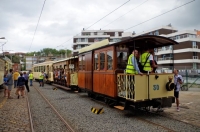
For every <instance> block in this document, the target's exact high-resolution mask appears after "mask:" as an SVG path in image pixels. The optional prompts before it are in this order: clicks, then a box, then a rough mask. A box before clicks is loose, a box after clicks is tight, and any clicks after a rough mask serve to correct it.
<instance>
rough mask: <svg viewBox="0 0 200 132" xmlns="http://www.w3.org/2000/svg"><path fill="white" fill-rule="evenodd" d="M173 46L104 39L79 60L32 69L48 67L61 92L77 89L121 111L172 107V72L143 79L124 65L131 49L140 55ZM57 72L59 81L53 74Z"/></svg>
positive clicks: (144, 39) (163, 41)
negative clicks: (127, 71) (119, 106)
mask: <svg viewBox="0 0 200 132" xmlns="http://www.w3.org/2000/svg"><path fill="white" fill-rule="evenodd" d="M176 44H178V43H177V42H176V41H173V40H171V39H169V38H165V37H162V36H154V35H143V36H137V37H133V38H128V39H126V40H123V41H120V42H117V43H113V44H110V43H109V41H108V39H105V40H103V41H100V42H96V43H94V44H91V45H90V46H87V47H84V48H82V49H80V50H79V54H78V57H77V56H76V57H71V58H66V59H64V60H59V61H54V62H44V63H40V64H36V65H34V67H33V69H34V70H35V71H41V70H42V66H43V70H44V69H47V67H49V73H50V76H49V77H50V78H51V79H50V81H52V82H53V85H55V86H57V87H60V88H64V89H69V88H73V87H76V88H77V87H78V90H79V91H86V92H87V93H88V96H90V97H92V98H96V99H97V98H100V99H103V100H104V101H105V102H106V103H107V104H108V105H110V106H118V105H123V106H121V108H122V109H125V108H127V107H128V106H130V105H132V106H135V107H136V108H141V107H142V108H143V107H144V108H150V107H151V106H153V107H154V108H163V107H171V106H172V103H174V102H175V98H174V91H173V89H174V83H173V77H174V75H173V73H172V72H171V73H148V74H143V75H142V76H141V75H138V74H126V65H127V61H128V57H129V55H130V54H131V53H132V51H133V50H134V49H137V50H138V51H139V52H140V53H142V52H143V50H144V49H147V48H158V47H163V46H169V45H176ZM44 67H45V68H44ZM50 67H51V68H50ZM59 70H60V74H59V77H58V75H56V72H58V71H59ZM44 71H45V70H44ZM49 73H48V74H49ZM37 74H38V73H35V74H34V75H37Z"/></svg>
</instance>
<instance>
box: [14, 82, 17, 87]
mask: <svg viewBox="0 0 200 132" xmlns="http://www.w3.org/2000/svg"><path fill="white" fill-rule="evenodd" d="M16 87H17V80H14V88H16Z"/></svg>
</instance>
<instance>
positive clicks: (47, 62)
mask: <svg viewBox="0 0 200 132" xmlns="http://www.w3.org/2000/svg"><path fill="white" fill-rule="evenodd" d="M53 62H54V61H45V62H42V63H37V64H34V65H33V66H44V65H47V64H50V65H51V64H53Z"/></svg>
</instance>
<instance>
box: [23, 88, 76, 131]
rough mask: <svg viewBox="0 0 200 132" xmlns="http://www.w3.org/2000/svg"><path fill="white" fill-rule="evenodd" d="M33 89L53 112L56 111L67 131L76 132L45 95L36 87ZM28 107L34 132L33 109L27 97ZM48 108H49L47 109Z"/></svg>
mask: <svg viewBox="0 0 200 132" xmlns="http://www.w3.org/2000/svg"><path fill="white" fill-rule="evenodd" d="M33 88H34V89H35V90H36V91H37V92H38V94H39V95H40V96H41V97H42V98H43V99H44V100H45V102H46V103H47V104H48V105H49V107H48V108H51V110H53V111H54V113H55V114H56V115H57V117H58V118H59V120H60V121H61V122H62V123H63V124H64V125H65V128H66V129H65V130H64V131H67V132H75V130H74V129H73V128H72V127H71V126H70V125H69V123H68V122H67V121H66V120H65V119H64V118H63V117H62V116H61V115H60V113H59V112H58V111H57V110H56V108H55V107H54V106H53V105H52V104H51V103H50V102H49V100H48V99H47V98H46V97H45V96H44V94H43V93H42V92H41V91H40V90H39V89H38V88H37V87H35V86H33ZM27 105H28V108H29V117H30V122H31V131H32V132H34V123H33V119H32V115H31V108H30V104H29V100H28V97H27ZM46 108H47V107H46Z"/></svg>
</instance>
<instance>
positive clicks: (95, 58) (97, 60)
mask: <svg viewBox="0 0 200 132" xmlns="http://www.w3.org/2000/svg"><path fill="white" fill-rule="evenodd" d="M94 70H99V59H98V54H95V55H94Z"/></svg>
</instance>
